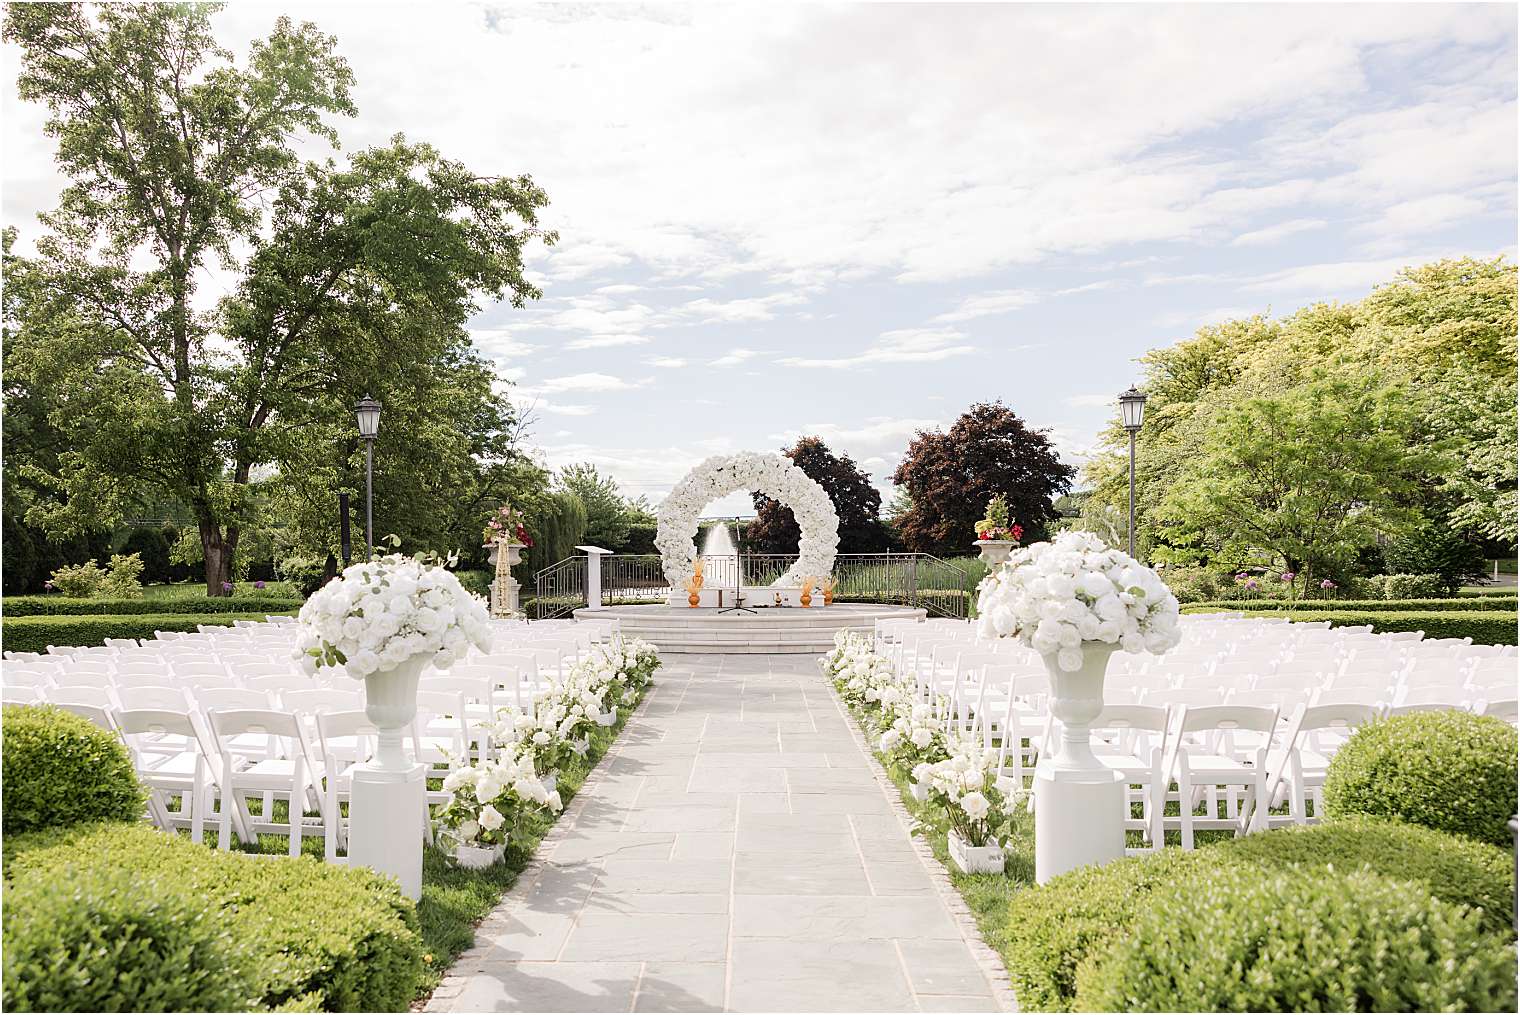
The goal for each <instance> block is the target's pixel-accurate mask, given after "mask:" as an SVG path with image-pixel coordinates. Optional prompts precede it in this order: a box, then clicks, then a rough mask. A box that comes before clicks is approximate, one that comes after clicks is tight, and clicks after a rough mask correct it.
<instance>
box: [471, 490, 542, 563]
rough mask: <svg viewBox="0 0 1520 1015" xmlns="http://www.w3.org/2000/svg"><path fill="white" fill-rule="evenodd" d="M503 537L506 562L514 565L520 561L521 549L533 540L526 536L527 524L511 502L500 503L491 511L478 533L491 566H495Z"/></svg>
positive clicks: (528, 545)
mask: <svg viewBox="0 0 1520 1015" xmlns="http://www.w3.org/2000/svg"><path fill="white" fill-rule="evenodd" d="M503 539H505V540H506V546H507V564H508V565H509V566H515V565H517V564H520V563H522V551H523V550H524V549H525V548H527V547H530V546H532V545H533V540H532V539H531V538H530V537H529V536H528V526H527V522H526V520H525V519H524V518H523V514H522V512H521V511H519V510H517V509H516V508H514V507H513V506H512V505H511V504H502V506H501V507H499V508H497V509H496V510H495V511H492V512H491V514H490V517H488V518H487V519H486V524H485V528H484V529H482V530H481V533H480V542H481V545H483V546H485V547H486V548H487V550H488V553H489V557H490V561H491V566H492V567H493V568H494V567H495V566H496V558H497V555H498V546H499V544H500V543H501V541H502V540H503Z"/></svg>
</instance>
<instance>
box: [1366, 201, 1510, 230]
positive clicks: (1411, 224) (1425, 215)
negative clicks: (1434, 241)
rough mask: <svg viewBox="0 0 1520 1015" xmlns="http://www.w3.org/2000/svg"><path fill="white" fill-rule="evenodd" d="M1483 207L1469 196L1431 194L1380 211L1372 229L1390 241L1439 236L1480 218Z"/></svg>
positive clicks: (1480, 202) (1481, 202) (1481, 203)
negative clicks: (1387, 237)
mask: <svg viewBox="0 0 1520 1015" xmlns="http://www.w3.org/2000/svg"><path fill="white" fill-rule="evenodd" d="M1483 211H1484V203H1483V201H1482V200H1480V199H1479V198H1477V197H1473V196H1471V195H1468V194H1432V195H1430V196H1429V197H1421V198H1416V199H1415V200H1413V201H1401V202H1400V203H1398V204H1396V205H1393V206H1391V207H1389V208H1387V209H1385V210H1384V211H1383V215H1382V217H1381V218H1380V219H1379V220H1378V221H1377V222H1376V223H1374V225H1373V229H1374V231H1376V232H1379V233H1382V234H1385V235H1390V236H1393V237H1404V236H1418V235H1421V234H1424V233H1431V232H1438V231H1440V230H1442V229H1449V228H1451V227H1452V226H1457V225H1461V224H1462V223H1463V222H1465V221H1467V220H1468V219H1470V218H1473V217H1474V216H1476V215H1480V214H1482V213H1483Z"/></svg>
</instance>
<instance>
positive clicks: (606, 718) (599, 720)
mask: <svg viewBox="0 0 1520 1015" xmlns="http://www.w3.org/2000/svg"><path fill="white" fill-rule="evenodd" d="M596 724H597V725H598V726H616V725H617V709H613V710H612V711H611V712H603V713H601V714H600V715H598V716H597V717H596Z"/></svg>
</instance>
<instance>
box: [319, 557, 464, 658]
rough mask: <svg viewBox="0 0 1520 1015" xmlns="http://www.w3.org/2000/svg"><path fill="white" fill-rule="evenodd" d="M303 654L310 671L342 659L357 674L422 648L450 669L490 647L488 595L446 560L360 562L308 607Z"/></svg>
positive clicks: (377, 560) (384, 558) (416, 652)
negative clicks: (472, 588) (464, 581)
mask: <svg viewBox="0 0 1520 1015" xmlns="http://www.w3.org/2000/svg"><path fill="white" fill-rule="evenodd" d="M298 620H299V625H298V630H297V635H296V650H295V655H296V658H298V659H299V660H301V663H302V665H303V666H304V667H306V669H307V671H308V672H311V671H314V670H315V669H316V668H318V667H323V666H342V667H343V668H344V671H345V672H346V673H347V674H348V675H349V676H350V677H353V678H355V679H357V680H362V679H364V678H365V677H368V676H369V675H370V674H372V673H376V672H379V671H381V670H386V669H390V668H392V667H394V666H396V665H397V664H399V663H402V662H404V661H406V660H407V659H410V658H411V657H412V656H415V655H427V656H429V660H428V661H429V662H431V663H432V664H433V665H434V666H436V667H438V668H439V669H446V668H448V667H449V666H451V665H453V664H454V663H455V662H457V661H458V660H460V659H463V658H464V657H465V656H466V655H467V654H468V653H469V651H470V647H471V646H474V647H475V648H478V649H479V650H480V651H482V652H486V651H489V650H490V647H491V624H490V616H489V614H488V612H487V610H486V606H485V603H484V601H483V600H480V599H477V598H476V597H474V596H472V595H470V593H468V592H466V591H465V589H464V587H463V586H462V585H460V584H459V579H458V578H456V577H455V576H454V575H453V573H452V572H450V571H448V570H446V569H445V568H443V567H442V566H440V565H437V564H431V563H428V562H427V561H425V560H422V559H419V558H413V557H403V556H401V555H399V554H392V555H389V556H385V557H378V558H376V559H374V560H371V561H366V562H364V563H362V564H355V565H353V566H352V567H349V568H346V569H345V570H344V571H343V576H342V578H341V579H339V580H335V581H330V582H328V583H327V584H326V585H324V586H323V587H322V588H321V589H319V590H318V591H317V592H316V593H315V594H314V595H312V597H311V598H310V599H308V600H306V603H305V605H303V606H302V607H301V612H300V615H299V618H298Z"/></svg>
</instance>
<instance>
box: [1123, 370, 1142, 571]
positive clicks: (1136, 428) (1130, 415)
mask: <svg viewBox="0 0 1520 1015" xmlns="http://www.w3.org/2000/svg"><path fill="white" fill-rule="evenodd" d="M1119 415H1120V417H1121V418H1122V419H1123V421H1124V429H1125V430H1127V431H1128V432H1129V555H1130V556H1131V557H1133V556H1134V555H1135V435H1136V434H1138V433H1139V432H1140V424H1141V423H1142V422H1144V421H1145V396H1144V395H1142V394H1141V393H1140V392H1139V391H1137V390H1135V387H1134V386H1133V385H1131V386H1130V389H1129V390H1128V391H1126V392H1125V393H1124V394H1122V395H1120V396H1119Z"/></svg>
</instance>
